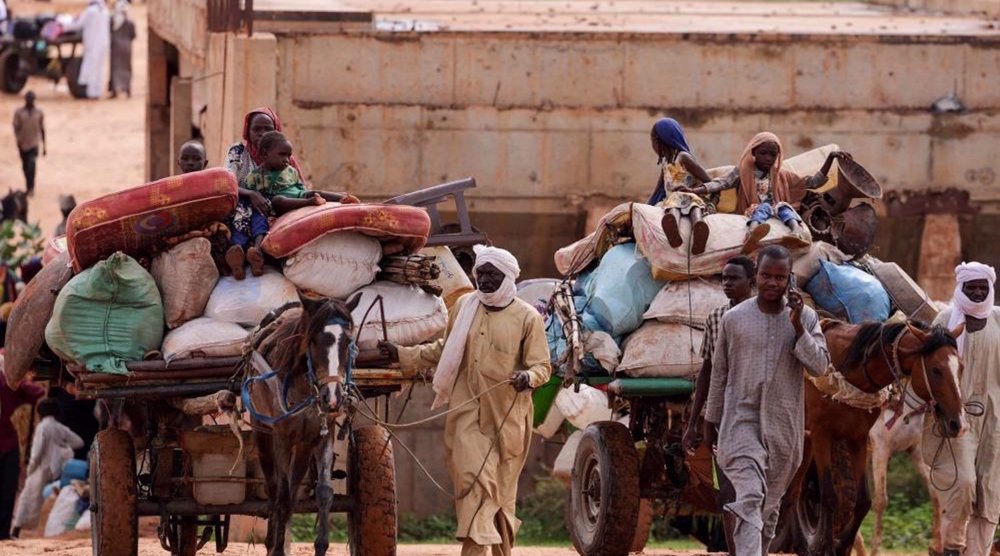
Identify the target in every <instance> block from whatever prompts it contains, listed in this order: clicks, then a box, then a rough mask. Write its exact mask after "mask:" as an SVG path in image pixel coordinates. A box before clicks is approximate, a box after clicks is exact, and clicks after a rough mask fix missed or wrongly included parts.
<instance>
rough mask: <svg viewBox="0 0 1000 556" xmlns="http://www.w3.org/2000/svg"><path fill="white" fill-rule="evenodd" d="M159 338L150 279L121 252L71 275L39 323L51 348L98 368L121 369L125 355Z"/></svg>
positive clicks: (159, 312) (138, 353)
mask: <svg viewBox="0 0 1000 556" xmlns="http://www.w3.org/2000/svg"><path fill="white" fill-rule="evenodd" d="M162 340H163V302H162V301H161V300H160V292H159V290H158V289H156V282H155V281H154V280H153V277H152V276H151V275H150V274H149V273H148V272H146V269H144V268H142V266H140V265H139V263H137V262H136V261H135V259H133V258H132V257H129V256H128V255H125V254H124V253H115V254H114V255H111V256H110V257H108V258H107V259H105V260H103V261H101V262H99V263H97V264H96V265H94V266H92V267H91V268H88V269H87V270H84V271H83V272H81V273H80V274H77V275H76V276H74V277H73V279H72V280H70V281H69V283H68V284H66V286H65V287H64V288H63V289H62V291H60V292H59V296H58V297H57V298H56V306H55V309H54V310H53V312H52V318H51V319H50V320H49V324H48V326H46V327H45V341H46V342H47V343H48V345H49V347H50V348H52V351H54V352H56V353H57V354H58V355H59V356H60V357H62V358H64V359H66V360H69V361H72V362H74V363H77V364H79V365H83V366H85V367H86V368H87V370H88V371H93V372H99V373H111V374H126V373H127V372H128V370H127V369H126V368H125V362H126V361H140V360H142V358H143V356H145V355H146V353H148V352H150V351H154V350H158V349H160V342H161V341H162Z"/></svg>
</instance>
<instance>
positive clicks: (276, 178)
mask: <svg viewBox="0 0 1000 556" xmlns="http://www.w3.org/2000/svg"><path fill="white" fill-rule="evenodd" d="M258 150H259V151H260V153H261V156H262V158H263V162H262V163H261V165H260V166H259V167H257V168H255V169H254V170H252V171H251V172H250V173H249V174H248V175H247V178H246V181H245V184H244V187H242V188H240V201H239V203H238V204H237V206H236V212H235V214H234V215H233V218H232V219H231V220H230V223H229V224H230V226H229V228H230V229H229V231H230V234H231V237H230V247H229V250H228V251H226V265H227V266H228V267H229V270H230V271H231V272H232V274H233V277H234V278H236V279H237V280H242V279H243V278H245V277H246V272H245V270H244V267H245V266H246V264H247V263H250V272H251V273H252V274H253V275H254V276H260V275H261V274H263V273H264V254H263V252H262V251H261V249H260V245H261V242H262V241H263V240H264V236H265V235H267V232H268V230H269V229H270V224H269V221H268V218H269V217H270V216H271V215H272V214H276V215H281V214H284V213H286V212H289V211H292V210H295V209H299V208H303V207H308V206H316V205H322V204H324V203H326V202H327V201H334V202H340V203H358V202H360V201H359V200H358V199H357V197H354V196H353V195H350V194H347V193H331V192H328V191H310V190H308V189H306V187H305V185H304V184H303V183H302V176H300V175H299V172H298V170H296V169H295V166H292V165H291V164H290V161H291V158H292V143H291V142H290V141H289V140H288V138H287V137H285V135H284V134H282V133H281V132H279V131H269V132H267V133H265V134H264V135H263V136H262V137H261V138H260V143H259V144H258Z"/></svg>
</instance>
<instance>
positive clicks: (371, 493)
mask: <svg viewBox="0 0 1000 556" xmlns="http://www.w3.org/2000/svg"><path fill="white" fill-rule="evenodd" d="M351 438H352V443H351V454H350V455H351V458H350V460H351V462H350V464H351V469H350V476H349V478H348V481H349V485H348V486H349V492H350V493H351V495H352V496H353V497H354V510H353V511H352V512H351V513H350V515H349V516H348V520H347V533H348V538H349V539H350V545H351V556H395V554H396V540H397V526H398V522H397V516H396V465H395V460H394V459H393V455H392V439H391V438H390V437H389V432H388V431H387V430H385V429H384V428H382V427H381V426H378V425H368V426H364V427H360V428H358V429H355V430H354V432H353V434H352V435H351Z"/></svg>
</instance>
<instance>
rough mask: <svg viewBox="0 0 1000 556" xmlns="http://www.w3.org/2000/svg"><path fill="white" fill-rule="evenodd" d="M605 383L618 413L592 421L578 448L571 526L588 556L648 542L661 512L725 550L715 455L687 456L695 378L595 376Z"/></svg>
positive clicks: (569, 513)
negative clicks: (685, 446) (684, 439)
mask: <svg viewBox="0 0 1000 556" xmlns="http://www.w3.org/2000/svg"><path fill="white" fill-rule="evenodd" d="M586 382H587V383H589V384H590V385H591V386H597V387H603V386H604V385H606V387H607V392H608V395H609V398H610V399H611V403H612V406H613V407H616V408H618V410H617V411H616V412H615V415H616V416H622V415H627V419H624V418H620V419H618V420H609V421H601V422H597V423H593V424H591V425H590V426H588V427H587V428H586V429H585V431H584V432H583V436H582V438H581V439H580V443H579V445H578V447H577V451H576V457H575V460H574V463H573V471H572V479H571V483H570V492H569V505H568V507H567V515H566V523H567V526H568V528H569V532H570V537H571V538H572V540H573V545H574V547H575V548H576V550H577V551H578V552H579V553H580V554H582V555H584V556H596V555H598V554H601V555H604V554H628V553H629V552H630V551H633V550H635V549H640V550H641V547H642V546H644V545H645V543H646V540H647V537H648V534H649V528H650V522H651V520H652V519H653V517H654V514H655V513H660V514H664V515H666V516H668V517H669V518H670V519H671V524H672V525H673V526H674V527H675V528H677V529H679V530H681V531H683V532H685V533H688V534H690V535H692V536H693V537H695V538H697V539H698V540H700V541H701V542H703V543H705V545H706V546H707V548H708V549H709V551H710V552H716V551H725V550H726V544H725V537H724V535H723V529H722V525H721V519H719V514H720V510H719V508H718V506H717V503H716V494H715V488H714V486H713V483H714V481H713V473H712V460H711V454H710V453H709V451H708V449H707V448H705V447H704V446H703V447H701V448H699V449H698V451H696V452H695V454H693V455H690V456H689V455H686V454H685V452H684V449H683V447H682V446H681V438H682V436H683V435H684V430H685V427H686V426H687V419H688V415H689V414H690V409H689V405H690V395H691V392H692V391H693V389H694V383H692V382H691V381H689V380H686V379H674V378H617V379H612V378H608V377H601V378H596V377H595V378H590V379H586Z"/></svg>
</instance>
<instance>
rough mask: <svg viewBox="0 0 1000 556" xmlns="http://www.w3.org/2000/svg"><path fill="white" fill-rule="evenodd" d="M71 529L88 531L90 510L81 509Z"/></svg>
mask: <svg viewBox="0 0 1000 556" xmlns="http://www.w3.org/2000/svg"><path fill="white" fill-rule="evenodd" d="M73 529H75V530H77V531H90V510H83V513H82V514H80V519H79V520H77V522H76V525H75V526H74V527H73Z"/></svg>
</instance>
